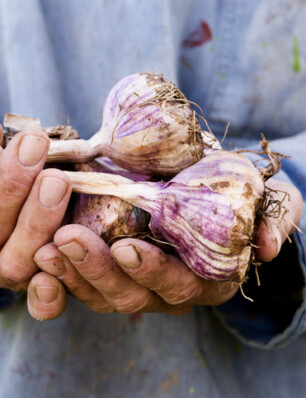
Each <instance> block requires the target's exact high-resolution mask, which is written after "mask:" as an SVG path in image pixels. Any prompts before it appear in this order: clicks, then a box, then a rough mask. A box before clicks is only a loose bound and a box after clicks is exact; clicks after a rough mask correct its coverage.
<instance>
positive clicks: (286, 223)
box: [255, 179, 303, 262]
mask: <svg viewBox="0 0 306 398" xmlns="http://www.w3.org/2000/svg"><path fill="white" fill-rule="evenodd" d="M266 186H267V187H268V188H270V189H271V199H273V200H279V201H280V202H282V206H283V210H282V215H283V218H277V217H272V216H271V217H266V218H265V219H262V220H261V221H260V223H259V224H258V227H257V234H256V239H255V245H256V246H258V248H257V249H255V255H256V258H257V259H258V260H259V261H262V262H269V261H271V260H273V259H274V258H275V257H276V256H277V255H278V253H279V252H280V249H281V247H282V244H283V243H284V242H285V240H286V239H287V238H288V236H289V235H291V234H292V233H293V232H294V231H295V229H296V226H297V225H298V224H299V222H300V219H301V217H302V211H303V198H302V195H301V193H300V191H299V190H298V189H297V188H296V187H295V186H294V185H292V184H289V183H287V182H283V181H279V180H274V179H271V180H268V181H267V183H266ZM270 209H271V208H270Z"/></svg>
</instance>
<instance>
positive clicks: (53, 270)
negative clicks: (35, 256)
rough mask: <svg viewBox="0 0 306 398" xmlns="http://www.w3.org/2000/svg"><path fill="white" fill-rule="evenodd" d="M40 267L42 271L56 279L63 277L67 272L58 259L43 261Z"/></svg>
mask: <svg viewBox="0 0 306 398" xmlns="http://www.w3.org/2000/svg"><path fill="white" fill-rule="evenodd" d="M40 265H41V267H42V268H43V271H46V272H48V274H50V275H53V276H56V277H60V276H63V275H64V274H65V273H66V272H67V269H66V266H65V264H64V261H63V260H62V259H61V258H60V257H56V258H53V259H50V260H45V261H43V262H42V263H41V264H40Z"/></svg>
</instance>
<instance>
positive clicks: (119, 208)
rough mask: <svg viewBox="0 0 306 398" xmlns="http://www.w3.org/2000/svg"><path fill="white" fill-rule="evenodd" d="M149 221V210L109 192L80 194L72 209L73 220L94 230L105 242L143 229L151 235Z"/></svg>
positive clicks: (133, 234) (134, 234) (132, 234)
mask: <svg viewBox="0 0 306 398" xmlns="http://www.w3.org/2000/svg"><path fill="white" fill-rule="evenodd" d="M149 221H150V216H149V214H148V213H146V212H144V211H143V210H141V209H139V208H138V207H134V206H133V205H131V204H130V203H128V202H126V201H124V200H122V199H120V198H116V197H115V196H110V195H90V194H78V197H77V198H76V203H75V206H74V209H73V223H75V224H81V225H84V226H85V227H87V228H89V229H91V230H92V231H93V232H95V233H96V234H97V235H99V236H100V237H101V238H102V239H103V240H104V241H105V242H106V243H109V242H111V243H114V242H115V240H116V239H118V238H123V237H128V236H137V234H138V233H140V232H142V233H143V234H145V233H146V234H148V233H149V229H148V224H149Z"/></svg>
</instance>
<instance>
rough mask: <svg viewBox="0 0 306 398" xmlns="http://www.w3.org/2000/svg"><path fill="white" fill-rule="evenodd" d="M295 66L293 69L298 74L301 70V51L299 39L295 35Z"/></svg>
mask: <svg viewBox="0 0 306 398" xmlns="http://www.w3.org/2000/svg"><path fill="white" fill-rule="evenodd" d="M293 40H294V44H293V65H292V69H293V72H294V73H298V72H300V70H301V60H300V50H299V38H298V37H297V36H296V35H295V36H294V37H293Z"/></svg>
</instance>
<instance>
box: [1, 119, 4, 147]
mask: <svg viewBox="0 0 306 398" xmlns="http://www.w3.org/2000/svg"><path fill="white" fill-rule="evenodd" d="M3 134H4V131H3V127H2V125H1V123H0V146H1V148H0V153H1V152H2V150H3V148H2V144H3Z"/></svg>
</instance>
